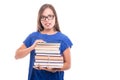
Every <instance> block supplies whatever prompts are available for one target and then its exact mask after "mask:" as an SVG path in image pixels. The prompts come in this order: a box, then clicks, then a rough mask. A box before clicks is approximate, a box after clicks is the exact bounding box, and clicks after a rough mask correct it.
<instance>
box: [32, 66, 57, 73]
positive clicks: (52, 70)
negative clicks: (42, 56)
mask: <svg viewBox="0 0 120 80" xmlns="http://www.w3.org/2000/svg"><path fill="white" fill-rule="evenodd" d="M33 68H35V69H37V70H46V71H49V72H52V73H55V72H57V70H56V69H54V68H49V67H40V66H33Z"/></svg>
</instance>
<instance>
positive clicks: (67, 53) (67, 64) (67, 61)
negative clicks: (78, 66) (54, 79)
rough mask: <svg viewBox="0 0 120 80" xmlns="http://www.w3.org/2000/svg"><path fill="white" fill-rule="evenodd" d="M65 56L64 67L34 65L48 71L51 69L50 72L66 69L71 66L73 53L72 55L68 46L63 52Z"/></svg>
mask: <svg viewBox="0 0 120 80" xmlns="http://www.w3.org/2000/svg"><path fill="white" fill-rule="evenodd" d="M63 57H64V64H63V67H62V68H41V67H40V66H39V67H34V68H36V69H38V70H46V71H50V72H56V71H64V70H68V69H70V67H71V55H70V48H67V49H66V50H65V51H64V52H63Z"/></svg>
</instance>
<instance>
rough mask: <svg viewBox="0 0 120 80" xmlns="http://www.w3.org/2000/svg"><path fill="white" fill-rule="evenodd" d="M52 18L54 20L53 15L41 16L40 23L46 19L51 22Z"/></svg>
mask: <svg viewBox="0 0 120 80" xmlns="http://www.w3.org/2000/svg"><path fill="white" fill-rule="evenodd" d="M53 18H54V15H48V16H41V21H45V20H46V19H48V20H53Z"/></svg>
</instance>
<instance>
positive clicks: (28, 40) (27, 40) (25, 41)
mask: <svg viewBox="0 0 120 80" xmlns="http://www.w3.org/2000/svg"><path fill="white" fill-rule="evenodd" d="M31 36H32V34H29V35H28V36H27V37H26V39H25V40H24V41H23V43H24V44H25V46H26V47H30V46H31V41H32V40H31V39H32V38H31Z"/></svg>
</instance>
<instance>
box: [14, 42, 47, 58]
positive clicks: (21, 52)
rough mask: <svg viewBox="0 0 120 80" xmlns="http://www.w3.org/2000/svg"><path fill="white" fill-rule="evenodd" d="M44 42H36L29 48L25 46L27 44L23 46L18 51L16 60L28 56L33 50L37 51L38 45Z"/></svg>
mask: <svg viewBox="0 0 120 80" xmlns="http://www.w3.org/2000/svg"><path fill="white" fill-rule="evenodd" d="M44 42H45V41H43V40H36V41H35V42H34V44H33V45H32V46H30V47H28V48H27V47H26V46H25V44H22V45H21V46H20V48H18V49H17V50H16V53H15V59H20V58H23V57H25V56H27V55H28V54H29V53H30V52H31V51H32V50H33V49H35V46H36V44H37V43H44Z"/></svg>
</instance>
